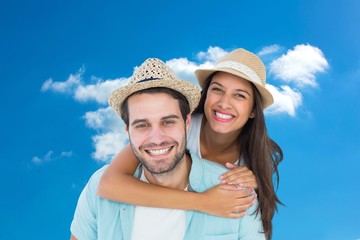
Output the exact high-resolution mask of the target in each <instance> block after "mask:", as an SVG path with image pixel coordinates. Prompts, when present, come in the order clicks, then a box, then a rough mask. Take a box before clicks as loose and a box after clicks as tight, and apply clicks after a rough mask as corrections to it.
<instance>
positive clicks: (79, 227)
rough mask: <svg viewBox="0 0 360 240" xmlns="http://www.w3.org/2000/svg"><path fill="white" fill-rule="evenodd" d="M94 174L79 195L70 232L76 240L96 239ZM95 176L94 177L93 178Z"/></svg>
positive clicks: (95, 180) (96, 184) (95, 187)
mask: <svg viewBox="0 0 360 240" xmlns="http://www.w3.org/2000/svg"><path fill="white" fill-rule="evenodd" d="M96 175H97V173H95V174H94V175H93V176H92V177H91V178H90V180H89V182H88V183H87V185H86V186H85V188H84V189H83V191H82V192H81V194H80V197H79V200H78V203H77V206H76V210H75V214H74V219H73V221H72V223H71V227H70V231H71V234H72V235H74V236H75V237H76V238H77V239H78V240H83V239H84V240H92V239H94V240H96V239H97V208H96V206H97V204H96V203H97V199H98V197H97V195H96V191H97V187H98V181H97V178H96ZM94 176H95V177H94Z"/></svg>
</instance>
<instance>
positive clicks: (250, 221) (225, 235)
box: [71, 154, 265, 240]
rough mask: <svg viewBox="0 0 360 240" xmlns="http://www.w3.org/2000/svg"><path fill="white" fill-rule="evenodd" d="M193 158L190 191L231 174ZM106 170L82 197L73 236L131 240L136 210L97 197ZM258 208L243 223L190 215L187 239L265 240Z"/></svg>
mask: <svg viewBox="0 0 360 240" xmlns="http://www.w3.org/2000/svg"><path fill="white" fill-rule="evenodd" d="M191 157H192V166H191V171H190V176H189V191H195V192H204V191H206V190H207V189H209V188H211V187H213V186H214V185H217V184H219V183H220V180H219V176H220V175H221V174H222V173H224V172H226V171H227V169H226V168H225V167H224V166H222V165H220V164H217V163H214V162H210V161H207V160H203V159H199V158H198V157H197V156H196V155H195V154H191ZM106 167H107V166H104V167H102V168H101V169H99V170H98V171H96V172H95V173H94V174H93V175H92V177H91V178H90V180H89V182H88V183H87V185H86V186H85V188H84V190H83V191H82V193H81V195H80V197H79V201H78V204H77V207H76V210H75V215H74V219H73V221H72V223H71V233H72V234H73V235H74V236H75V237H77V238H78V239H79V240H83V239H84V240H91V239H99V240H102V239H103V240H112V239H124V240H129V239H131V232H132V228H133V222H134V212H135V206H134V205H130V204H125V203H119V202H114V201H110V200H107V199H104V198H100V197H98V196H97V194H96V192H97V188H98V185H99V181H100V178H101V175H102V174H103V172H104V171H105V169H106ZM140 172H141V171H140V169H138V170H137V172H136V173H135V176H137V177H139V173H140ZM256 207H257V200H256V201H255V204H254V205H253V206H252V207H251V208H250V209H248V214H247V215H245V216H244V217H242V218H240V219H230V218H221V217H216V216H212V215H208V214H205V213H201V212H195V211H186V233H185V237H184V239H190V240H192V239H214V240H215V239H229V240H230V239H231V240H233V239H251V240H253V239H255V240H256V239H265V235H264V234H263V233H262V231H263V229H262V223H261V216H260V213H259V214H258V215H255V214H254V211H255V209H256ZM159 227H161V226H159ZM169 239H171V236H170V237H169Z"/></svg>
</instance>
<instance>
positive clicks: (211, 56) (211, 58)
mask: <svg viewBox="0 0 360 240" xmlns="http://www.w3.org/2000/svg"><path fill="white" fill-rule="evenodd" d="M225 54H227V52H226V51H225V50H224V49H222V48H220V47H209V48H208V50H207V51H206V52H199V53H198V54H197V55H196V56H197V58H198V60H200V61H204V62H213V63H214V62H216V61H217V60H219V59H220V58H221V57H223V56H224V55H225Z"/></svg>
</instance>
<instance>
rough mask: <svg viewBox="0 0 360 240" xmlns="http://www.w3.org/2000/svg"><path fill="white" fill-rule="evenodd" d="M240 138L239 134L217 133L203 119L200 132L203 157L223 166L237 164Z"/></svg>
mask: <svg viewBox="0 0 360 240" xmlns="http://www.w3.org/2000/svg"><path fill="white" fill-rule="evenodd" d="M238 136H239V132H231V133H217V132H215V131H213V130H212V129H211V127H210V125H209V124H208V122H207V121H206V119H203V121H202V123H201V130H200V152H201V156H202V157H203V158H205V159H208V160H210V161H213V162H217V163H220V164H222V165H225V163H226V162H230V163H235V162H236V161H237V160H238V159H239V157H240V146H239V144H238Z"/></svg>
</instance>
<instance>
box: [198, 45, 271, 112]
mask: <svg viewBox="0 0 360 240" xmlns="http://www.w3.org/2000/svg"><path fill="white" fill-rule="evenodd" d="M215 72H226V73H230V74H233V75H235V76H239V77H241V78H244V79H246V80H248V81H250V82H252V83H253V84H254V85H255V87H256V88H257V89H258V90H259V92H260V95H261V98H262V102H263V108H264V109H265V108H266V107H268V106H270V105H271V104H272V103H273V102H274V99H273V97H272V95H271V93H270V92H269V90H267V89H266V88H265V85H266V70H265V66H264V64H263V62H262V61H261V60H260V58H259V57H258V56H256V55H255V54H253V53H251V52H249V51H247V50H245V49H242V48H239V49H236V50H234V51H232V52H230V53H228V54H226V55H225V56H224V57H222V58H221V59H220V60H219V61H218V62H217V63H216V64H215V66H214V68H213V69H198V70H196V71H195V74H196V77H197V79H198V82H199V84H200V86H201V87H202V88H204V84H205V81H206V80H207V79H208V77H209V76H210V75H211V74H213V73H215Z"/></svg>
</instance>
